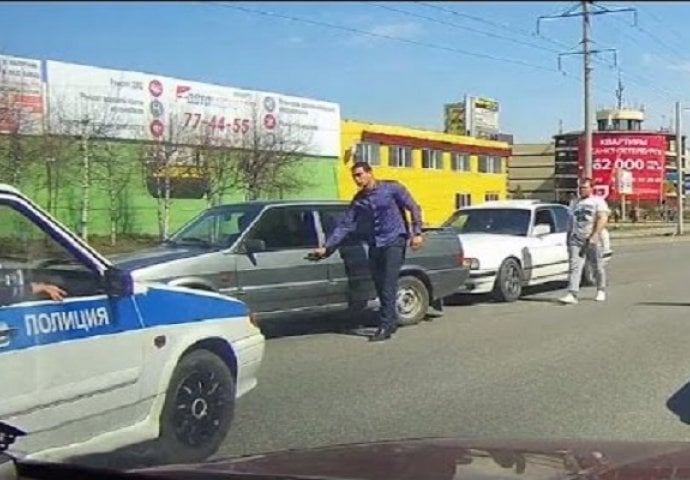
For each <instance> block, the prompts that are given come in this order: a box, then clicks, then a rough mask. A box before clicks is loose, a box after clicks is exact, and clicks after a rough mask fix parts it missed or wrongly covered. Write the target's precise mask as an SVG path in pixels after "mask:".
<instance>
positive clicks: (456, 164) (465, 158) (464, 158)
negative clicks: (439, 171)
mask: <svg viewBox="0 0 690 480" xmlns="http://www.w3.org/2000/svg"><path fill="white" fill-rule="evenodd" d="M450 168H451V169H452V170H455V171H458V172H469V171H470V156H469V155H467V154H466V153H451V154H450Z"/></svg>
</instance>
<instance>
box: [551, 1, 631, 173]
mask: <svg viewBox="0 0 690 480" xmlns="http://www.w3.org/2000/svg"><path fill="white" fill-rule="evenodd" d="M580 6H581V7H582V10H581V11H576V10H577V9H578V7H580ZM590 7H591V9H590ZM623 12H633V13H634V14H635V25H637V10H636V9H635V8H618V9H615V10H614V9H609V8H605V7H602V6H600V5H597V4H595V3H594V2H593V1H587V0H584V1H582V2H580V4H579V5H575V6H573V7H571V8H570V9H568V10H566V11H565V12H564V13H561V14H560V15H542V16H540V17H539V18H537V35H539V34H540V32H539V26H540V23H541V21H542V20H551V19H558V18H567V17H582V41H581V43H582V51H579V52H567V53H560V54H558V69H559V70H561V57H562V56H564V55H582V57H583V58H582V64H583V69H584V87H583V96H584V99H583V100H584V119H583V121H584V124H585V125H584V131H585V165H584V166H585V176H586V177H589V178H591V176H592V124H593V123H594V122H593V118H592V93H591V91H592V88H591V87H592V72H593V71H594V67H593V66H592V58H591V57H592V54H597V53H602V52H613V53H614V63H615V65H616V66H617V65H618V58H617V54H616V53H617V50H616V49H615V48H606V49H602V50H593V49H592V43H593V41H592V28H591V27H592V24H591V18H592V16H593V15H603V14H606V13H623Z"/></svg>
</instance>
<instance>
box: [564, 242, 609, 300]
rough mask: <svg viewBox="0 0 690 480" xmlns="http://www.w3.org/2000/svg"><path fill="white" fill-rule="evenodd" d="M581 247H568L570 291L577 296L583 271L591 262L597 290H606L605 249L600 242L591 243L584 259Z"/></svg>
mask: <svg viewBox="0 0 690 480" xmlns="http://www.w3.org/2000/svg"><path fill="white" fill-rule="evenodd" d="M581 248H582V247H581V246H580V245H568V261H569V268H568V290H569V291H570V292H571V293H572V294H574V295H576V294H577V293H578V292H579V291H580V281H581V280H582V270H583V269H584V267H585V262H586V261H587V260H589V262H590V263H591V264H592V267H594V276H595V278H596V281H597V290H605V289H606V270H605V269H604V257H603V254H604V252H603V248H602V246H601V244H600V243H599V242H594V243H590V244H589V246H588V247H587V249H586V254H585V256H584V257H580V249H581Z"/></svg>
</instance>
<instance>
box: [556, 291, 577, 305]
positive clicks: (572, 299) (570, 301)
mask: <svg viewBox="0 0 690 480" xmlns="http://www.w3.org/2000/svg"><path fill="white" fill-rule="evenodd" d="M558 301H559V302H561V303H563V304H565V305H575V304H576V303H577V297H576V296H575V295H573V294H572V293H569V294H568V295H566V296H565V297H561V298H560V299H559V300H558Z"/></svg>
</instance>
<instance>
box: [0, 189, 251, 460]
mask: <svg viewBox="0 0 690 480" xmlns="http://www.w3.org/2000/svg"><path fill="white" fill-rule="evenodd" d="M63 295H64V298H61V297H63ZM263 354H264V337H263V336H262V335H261V333H260V331H259V329H258V328H257V327H256V324H255V322H254V320H253V316H252V315H251V314H250V312H249V311H248V309H247V307H246V305H245V304H244V303H242V302H240V301H238V300H236V299H233V298H229V297H225V296H221V295H218V294H214V293H211V292H203V291H199V290H189V289H185V288H181V287H177V288H176V287H170V286H165V285H160V284H154V283H140V282H134V281H132V277H131V275H130V274H129V273H128V272H126V271H122V270H118V269H116V268H114V267H113V266H112V265H111V264H110V262H109V261H108V260H107V259H106V258H105V257H103V256H102V255H100V254H99V253H98V252H96V251H95V250H94V249H93V248H92V247H90V246H89V245H88V244H86V243H85V242H84V241H82V240H81V239H80V238H78V237H77V236H76V235H74V234H73V233H72V232H70V231H69V230H68V229H67V228H66V227H64V226H63V225H61V224H60V223H59V222H58V221H57V220H55V219H54V218H52V217H51V216H50V215H49V214H48V213H47V212H45V211H43V210H42V209H41V208H40V207H39V206H37V205H36V204H35V203H34V202H32V201H31V200H30V199H29V198H27V197H26V196H25V195H23V194H22V193H20V192H19V191H18V190H16V189H14V188H13V187H10V186H7V185H2V184H0V372H1V373H0V375H1V377H0V378H2V380H1V381H0V422H2V423H5V424H9V425H11V426H13V427H16V428H18V429H20V430H22V431H24V432H27V435H26V436H23V437H21V438H19V439H18V440H17V442H16V444H15V445H13V450H12V451H13V453H15V454H19V455H24V456H26V457H27V458H36V459H46V460H62V459H69V458H73V457H76V456H81V455H86V454H91V453H97V452H110V451H112V450H115V449H118V448H120V447H125V446H131V445H137V444H141V443H142V442H146V444H151V445H153V448H152V449H150V450H146V453H149V454H151V455H153V456H155V458H156V459H157V460H159V461H162V462H166V461H167V462H172V461H174V462H185V461H199V460H202V459H204V458H206V457H208V456H210V455H212V454H213V453H214V452H215V451H216V450H217V449H218V447H219V446H220V444H221V442H222V441H223V439H224V438H225V436H226V434H227V432H228V430H229V428H230V423H231V421H232V417H233V410H234V403H235V400H236V399H237V398H239V397H241V396H242V395H244V394H245V393H247V392H248V391H250V390H251V389H252V388H254V386H255V385H256V383H257V380H256V375H257V370H258V369H259V365H260V363H261V360H262V358H263ZM149 440H153V441H152V442H147V441H149ZM139 451H141V452H143V451H144V450H143V449H140V450H139Z"/></svg>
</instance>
